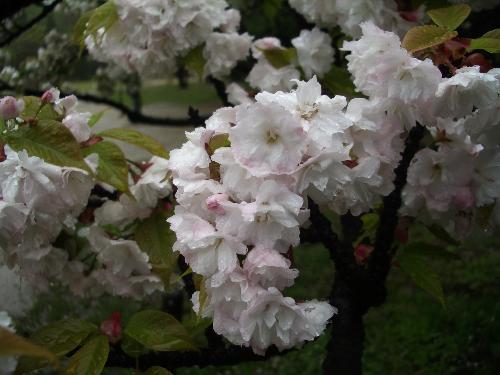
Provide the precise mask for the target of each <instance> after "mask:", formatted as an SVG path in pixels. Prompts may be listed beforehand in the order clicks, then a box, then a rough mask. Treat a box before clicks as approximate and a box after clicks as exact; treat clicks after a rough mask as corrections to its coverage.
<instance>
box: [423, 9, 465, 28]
mask: <svg viewBox="0 0 500 375" xmlns="http://www.w3.org/2000/svg"><path fill="white" fill-rule="evenodd" d="M470 11H471V9H470V6H468V5H467V4H458V5H452V6H449V7H446V8H439V9H432V10H429V11H428V12H427V14H428V15H429V17H431V18H432V20H433V21H434V23H435V24H436V25H438V26H441V27H444V28H446V29H448V30H455V29H456V28H457V27H458V26H460V25H461V24H462V23H463V22H464V21H465V20H466V19H467V17H469V14H470Z"/></svg>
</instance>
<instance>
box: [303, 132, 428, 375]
mask: <svg viewBox="0 0 500 375" xmlns="http://www.w3.org/2000/svg"><path fill="white" fill-rule="evenodd" d="M423 134H424V127H423V126H421V125H419V124H417V126H416V127H414V128H413V129H412V130H411V131H410V133H409V135H408V138H407V139H406V142H405V148H404V151H403V154H402V158H401V161H400V162H399V164H398V166H397V168H396V169H395V171H394V172H395V180H394V190H393V191H392V192H391V193H390V194H389V195H388V196H387V197H385V198H384V200H383V203H384V207H383V210H382V213H381V215H380V225H379V227H378V229H377V234H376V241H375V249H374V251H373V253H372V254H371V256H370V257H369V259H368V265H367V266H364V265H359V264H357V262H356V259H355V256H354V249H353V246H352V243H353V241H355V239H356V238H357V237H358V235H359V231H360V229H361V227H362V225H361V222H360V220H359V218H356V217H353V216H352V215H350V214H346V215H343V216H342V218H341V222H342V229H343V236H342V240H341V241H339V240H338V237H337V235H336V234H334V233H332V232H331V226H330V222H329V221H328V220H327V219H326V218H325V217H323V216H322V214H321V212H320V211H319V208H318V207H317V205H316V204H315V203H314V202H312V201H311V200H310V201H309V208H310V210H311V221H312V223H313V225H314V232H315V233H314V234H315V236H316V238H317V239H318V240H320V241H321V242H322V243H323V244H324V245H325V247H326V248H327V249H328V250H329V251H330V256H331V258H332V260H333V262H334V263H335V279H334V283H333V288H332V292H331V295H330V303H331V304H332V305H333V306H335V307H337V309H338V314H336V315H334V317H333V318H332V323H331V325H332V338H331V339H330V340H329V342H328V344H327V356H326V357H325V360H324V362H323V372H324V374H342V375H344V374H349V375H351V374H352V375H361V373H362V356H363V345H364V337H365V331H364V323H363V316H364V314H365V313H366V312H367V311H368V309H369V308H370V307H372V306H379V305H380V304H382V303H383V302H384V301H385V299H386V295H387V291H386V286H385V282H386V279H387V275H388V273H389V270H390V264H391V259H392V254H391V248H392V246H393V245H392V244H393V241H394V231H395V229H396V225H397V222H398V211H399V208H400V207H401V192H402V190H403V188H404V185H405V184H406V178H407V172H408V167H409V165H410V162H411V160H412V159H413V157H414V156H415V153H416V152H417V151H418V149H419V147H420V141H421V139H422V137H423ZM313 238H314V237H313Z"/></svg>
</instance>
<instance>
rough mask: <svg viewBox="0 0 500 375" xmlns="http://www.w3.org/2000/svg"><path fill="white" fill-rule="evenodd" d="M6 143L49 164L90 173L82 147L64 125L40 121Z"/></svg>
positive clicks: (52, 121) (20, 131) (26, 127)
mask: <svg viewBox="0 0 500 375" xmlns="http://www.w3.org/2000/svg"><path fill="white" fill-rule="evenodd" d="M5 140H6V143H7V144H8V145H9V146H10V147H11V148H12V149H14V150H15V151H22V150H26V151H27V152H28V155H30V156H38V157H39V158H41V159H43V160H45V161H46V162H47V163H51V164H55V165H59V166H61V167H76V168H80V169H83V170H86V171H90V170H89V168H88V166H87V164H86V163H85V161H84V160H83V155H82V153H81V151H80V145H79V144H78V142H77V141H76V140H75V138H74V137H73V134H71V132H70V131H69V130H68V128H66V127H65V126H64V125H63V124H62V123H60V122H58V121H55V120H39V121H38V122H37V123H36V125H33V126H28V125H24V126H20V127H19V129H18V130H17V131H15V132H9V133H8V134H7V135H6V136H5Z"/></svg>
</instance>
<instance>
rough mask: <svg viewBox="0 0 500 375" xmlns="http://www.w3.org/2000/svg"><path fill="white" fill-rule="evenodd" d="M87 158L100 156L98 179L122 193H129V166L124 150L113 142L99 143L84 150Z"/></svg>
mask: <svg viewBox="0 0 500 375" xmlns="http://www.w3.org/2000/svg"><path fill="white" fill-rule="evenodd" d="M83 153H84V155H85V156H88V155H90V154H93V153H96V154H98V155H99V164H98V166H97V179H98V180H100V181H101V182H104V183H106V184H109V185H111V186H113V187H114V188H116V189H118V190H119V191H122V192H128V191H129V190H128V165H127V161H126V159H125V155H123V152H122V150H120V147H118V146H117V145H115V144H113V143H111V142H106V141H103V142H98V143H95V144H93V145H92V146H90V147H86V148H84V149H83Z"/></svg>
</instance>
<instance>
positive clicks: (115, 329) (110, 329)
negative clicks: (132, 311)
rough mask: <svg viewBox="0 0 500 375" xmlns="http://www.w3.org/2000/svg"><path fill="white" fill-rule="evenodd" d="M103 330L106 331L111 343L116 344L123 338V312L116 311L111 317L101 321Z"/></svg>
mask: <svg viewBox="0 0 500 375" xmlns="http://www.w3.org/2000/svg"><path fill="white" fill-rule="evenodd" d="M100 328H101V332H102V333H104V334H105V335H106V336H107V337H108V340H109V342H110V343H112V344H116V343H117V342H118V341H120V340H121V338H122V314H121V313H120V312H119V311H115V312H114V313H113V314H111V316H110V317H109V319H107V320H105V321H103V322H102V323H101V327H100Z"/></svg>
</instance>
